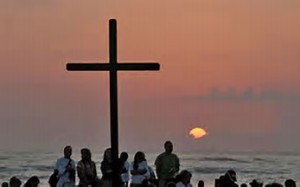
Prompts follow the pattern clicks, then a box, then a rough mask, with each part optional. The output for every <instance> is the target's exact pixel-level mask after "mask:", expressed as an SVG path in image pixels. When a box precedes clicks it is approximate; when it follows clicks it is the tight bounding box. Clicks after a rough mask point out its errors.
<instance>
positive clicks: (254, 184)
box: [249, 179, 260, 187]
mask: <svg viewBox="0 0 300 187" xmlns="http://www.w3.org/2000/svg"><path fill="white" fill-rule="evenodd" d="M249 184H250V186H251V187H259V186H260V183H259V182H257V180H255V179H254V180H253V181H252V182H250V183H249Z"/></svg>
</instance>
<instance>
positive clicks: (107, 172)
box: [100, 148, 122, 187]
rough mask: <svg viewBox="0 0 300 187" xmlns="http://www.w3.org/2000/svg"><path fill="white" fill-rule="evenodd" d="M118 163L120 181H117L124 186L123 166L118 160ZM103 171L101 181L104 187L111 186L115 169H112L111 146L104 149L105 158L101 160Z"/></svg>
mask: <svg viewBox="0 0 300 187" xmlns="http://www.w3.org/2000/svg"><path fill="white" fill-rule="evenodd" d="M115 164H117V167H118V176H117V177H118V179H117V180H118V181H117V183H118V184H119V186H122V180H121V171H120V170H121V169H120V168H121V166H120V163H119V161H118V163H115ZM100 169H101V172H102V178H101V182H102V185H103V186H104V187H111V186H112V179H113V169H112V157H111V148H107V149H106V150H105V151H104V154H103V160H102V162H101V168H100Z"/></svg>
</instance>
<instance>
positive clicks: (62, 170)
mask: <svg viewBox="0 0 300 187" xmlns="http://www.w3.org/2000/svg"><path fill="white" fill-rule="evenodd" d="M71 155H72V147H71V146H69V145H68V146H66V147H65V148H64V157H62V158H60V159H58V160H57V162H56V166H55V169H57V170H58V177H59V180H58V182H57V184H56V187H74V186H75V172H76V169H75V162H74V160H72V159H71Z"/></svg>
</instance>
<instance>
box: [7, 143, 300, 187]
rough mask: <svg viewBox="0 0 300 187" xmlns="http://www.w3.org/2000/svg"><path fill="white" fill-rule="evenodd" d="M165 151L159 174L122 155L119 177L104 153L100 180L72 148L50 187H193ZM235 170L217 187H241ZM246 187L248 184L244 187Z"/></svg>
mask: <svg viewBox="0 0 300 187" xmlns="http://www.w3.org/2000/svg"><path fill="white" fill-rule="evenodd" d="M164 149H165V151H164V152H163V153H161V154H159V155H158V156H157V158H156V160H155V163H154V164H155V167H156V174H155V172H154V170H153V168H151V167H150V166H149V165H148V163H147V160H146V156H145V153H144V152H142V151H138V152H136V153H135V155H134V159H133V162H132V163H129V162H128V153H126V152H122V153H121V154H120V157H119V158H118V163H115V164H116V168H117V171H118V172H117V175H114V172H113V169H112V155H111V148H108V149H106V150H105V151H104V154H103V160H102V162H101V167H100V169H101V172H102V177H101V178H99V177H98V176H97V168H96V163H95V162H94V161H93V160H92V153H91V151H90V150H89V149H88V148H83V149H81V160H80V161H79V162H78V163H77V165H76V163H75V161H74V160H73V159H72V158H71V156H72V147H71V146H66V147H65V148H64V156H63V157H61V158H59V159H58V160H57V162H56V165H55V168H54V171H53V173H52V175H51V176H50V177H49V181H48V182H49V185H50V187H75V179H76V175H77V176H78V178H79V183H78V187H111V186H112V181H113V180H115V181H114V182H116V183H117V184H118V186H120V187H128V186H130V187H192V184H191V178H192V173H191V172H189V171H188V170H182V171H180V161H179V158H178V156H177V155H176V154H174V153H173V144H172V142H171V141H166V142H165V144H164ZM129 181H130V184H129ZM236 181H237V177H236V172H235V171H234V170H228V171H227V172H226V173H225V174H224V175H222V176H220V177H219V178H218V179H216V180H215V187H238V184H236ZM39 183H40V181H39V178H38V177H37V176H32V177H31V178H29V179H28V181H27V182H26V183H25V184H24V187H37V186H38V184H39ZM21 184H22V182H21V180H20V179H18V178H17V177H12V178H11V179H10V181H9V182H3V183H2V187H20V186H21ZM249 185H250V187H263V184H262V183H259V182H257V181H256V180H253V181H252V182H251V183H249ZM284 186H285V187H296V182H295V181H294V180H292V179H288V180H286V181H285V183H284ZM198 187H204V181H202V180H199V182H198ZM241 187H247V184H245V183H243V184H241ZM265 187H283V185H282V184H279V183H272V184H267V185H265Z"/></svg>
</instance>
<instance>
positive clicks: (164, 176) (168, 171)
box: [155, 141, 180, 187]
mask: <svg viewBox="0 0 300 187" xmlns="http://www.w3.org/2000/svg"><path fill="white" fill-rule="evenodd" d="M164 147H165V152H164V153H161V154H160V155H158V157H157V158H156V160H155V166H156V174H157V177H158V180H159V181H158V183H159V184H158V186H159V187H163V186H165V184H166V182H167V181H169V180H172V179H174V177H175V174H176V173H177V172H178V171H179V167H180V164H179V158H178V157H177V155H176V154H174V153H172V152H173V144H172V142H171V141H166V142H165V144H164Z"/></svg>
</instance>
